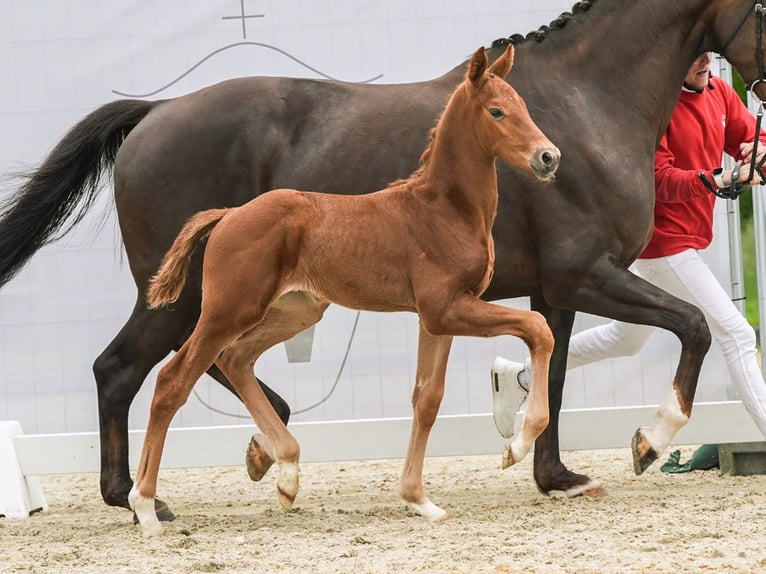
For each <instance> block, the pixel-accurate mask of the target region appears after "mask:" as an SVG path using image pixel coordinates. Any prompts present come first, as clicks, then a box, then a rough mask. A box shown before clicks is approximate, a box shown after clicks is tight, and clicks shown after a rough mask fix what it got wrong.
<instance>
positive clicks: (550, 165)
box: [529, 146, 561, 181]
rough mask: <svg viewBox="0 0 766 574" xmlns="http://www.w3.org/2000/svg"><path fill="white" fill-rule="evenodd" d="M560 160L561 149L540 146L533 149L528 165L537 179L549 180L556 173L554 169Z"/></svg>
mask: <svg viewBox="0 0 766 574" xmlns="http://www.w3.org/2000/svg"><path fill="white" fill-rule="evenodd" d="M559 161H561V151H559V148H557V147H555V146H551V147H541V148H537V149H536V150H535V153H534V154H533V155H532V159H530V160H529V165H530V167H531V168H532V171H533V172H534V174H535V176H536V177H537V179H541V180H543V181H550V180H551V179H553V176H554V175H556V170H557V169H558V167H559Z"/></svg>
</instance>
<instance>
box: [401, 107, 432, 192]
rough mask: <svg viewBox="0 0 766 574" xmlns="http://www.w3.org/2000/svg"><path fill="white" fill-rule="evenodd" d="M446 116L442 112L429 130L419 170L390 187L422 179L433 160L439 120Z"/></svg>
mask: <svg viewBox="0 0 766 574" xmlns="http://www.w3.org/2000/svg"><path fill="white" fill-rule="evenodd" d="M443 114H444V111H442V113H441V114H439V117H438V118H436V121H435V122H434V126H433V127H432V128H431V129H430V130H428V145H427V146H426V149H424V150H423V153H422V154H420V160H419V164H420V165H419V166H418V168H417V169H416V170H415V171H413V172H412V173H411V174H410V175H409V176H408V177H405V178H402V179H396V180H394V181H392V182H391V183H389V184H388V187H398V186H400V185H405V184H407V183H414V182H416V181H418V180H419V179H420V176H421V175H422V174H423V171H424V170H425V169H426V167H427V166H428V160H429V159H431V154H432V153H433V144H434V140H435V139H436V130H437V128H438V127H439V120H440V119H441V117H442V115H443Z"/></svg>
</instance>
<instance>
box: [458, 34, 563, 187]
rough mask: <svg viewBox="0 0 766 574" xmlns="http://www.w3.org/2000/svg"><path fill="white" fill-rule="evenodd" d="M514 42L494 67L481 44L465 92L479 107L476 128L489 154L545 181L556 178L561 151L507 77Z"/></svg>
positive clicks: (467, 77) (473, 59) (474, 57)
mask: <svg viewBox="0 0 766 574" xmlns="http://www.w3.org/2000/svg"><path fill="white" fill-rule="evenodd" d="M513 50H514V49H513V45H512V44H509V45H508V48H507V49H506V51H505V52H504V53H503V55H502V56H500V57H499V58H498V59H497V60H496V61H495V62H494V63H493V64H492V65H491V66H489V67H488V66H487V64H488V60H487V52H486V50H485V49H484V48H483V47H482V48H479V49H478V50H477V51H476V52H475V53H474V55H473V58H472V59H471V63H470V64H469V66H468V73H467V74H466V82H465V85H466V91H467V95H468V97H469V98H470V99H472V100H473V102H474V104H475V105H476V106H478V108H479V109H478V110H475V111H477V115H478V118H474V129H475V130H476V131H477V135H478V138H479V141H481V142H482V145H484V146H486V149H487V151H488V153H490V154H491V155H492V156H493V157H499V158H500V159H502V160H503V161H504V162H506V163H507V164H509V165H512V166H515V167H518V168H520V169H522V170H525V171H531V172H532V173H534V174H535V176H536V177H537V178H538V179H540V180H543V181H548V180H551V179H553V176H554V174H555V173H556V168H558V165H559V159H560V158H561V152H560V151H559V149H558V148H557V147H556V146H555V145H553V144H552V143H551V141H550V140H549V139H548V138H547V137H546V136H545V134H543V132H542V131H540V128H538V127H537V125H536V124H535V123H534V122H533V121H532V118H531V117H530V116H529V111H528V110H527V105H526V103H525V102H524V100H523V99H522V98H521V96H520V95H519V94H518V93H517V92H516V90H514V89H513V88H512V87H511V85H510V84H509V83H508V82H506V81H505V77H506V76H507V75H508V72H509V71H510V70H511V67H512V66H513V54H514V52H513Z"/></svg>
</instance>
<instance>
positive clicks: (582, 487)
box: [564, 480, 609, 498]
mask: <svg viewBox="0 0 766 574" xmlns="http://www.w3.org/2000/svg"><path fill="white" fill-rule="evenodd" d="M564 493H565V494H566V495H567V497H568V498H575V497H577V496H587V497H589V498H604V497H606V496H609V493H608V492H607V491H606V489H605V488H604V486H603V484H602V483H601V481H600V480H591V481H588V482H586V483H585V484H578V485H577V486H572V487H570V488H568V489H567V490H565V491H564Z"/></svg>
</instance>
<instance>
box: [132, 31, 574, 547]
mask: <svg viewBox="0 0 766 574" xmlns="http://www.w3.org/2000/svg"><path fill="white" fill-rule="evenodd" d="M513 55H514V49H513V46H512V45H510V46H508V49H507V50H506V51H505V53H504V54H503V55H502V56H501V57H500V58H499V59H498V60H497V61H496V62H495V63H494V64H492V66H489V67H488V60H487V55H486V52H485V50H484V48H480V49H479V50H477V51H476V53H475V54H474V55H473V58H472V59H471V61H470V63H469V65H468V72H467V74H466V78H465V80H464V81H463V82H462V83H461V84H460V85H459V86H458V87H457V89H456V90H455V92H454V93H453V94H452V97H451V99H450V100H449V103H448V104H447V106H446V108H445V110H444V112H443V114H442V116H441V119H440V120H439V121H438V123H437V125H436V127H435V128H434V129H433V130H432V132H431V134H430V142H429V145H428V147H427V149H426V150H425V152H424V153H423V155H422V157H421V164H422V165H421V167H420V168H419V169H418V170H417V171H415V172H414V173H413V174H412V175H411V176H410V177H409V178H408V179H405V180H399V181H396V182H394V183H392V184H391V185H390V186H389V187H388V188H387V189H385V190H383V191H379V192H376V193H371V194H369V195H360V196H339V195H332V194H322V193H315V192H310V193H306V192H301V191H296V190H289V189H280V190H276V191H271V192H269V193H266V194H264V195H261V196H259V197H257V198H256V199H253V200H252V201H250V202H249V203H246V204H245V205H243V206H241V207H237V208H233V209H211V210H208V211H203V212H200V213H198V214H196V215H195V216H193V217H192V218H191V219H190V220H189V221H188V222H187V224H186V225H185V226H184V228H183V229H182V230H181V232H180V234H179V235H178V237H177V238H176V240H175V242H174V244H173V246H172V247H171V249H170V251H168V253H167V254H166V255H165V258H164V259H163V262H162V265H161V267H160V270H159V271H158V273H157V275H156V276H155V277H154V278H153V279H152V281H151V283H150V286H149V289H148V292H147V301H148V303H149V306H150V307H152V308H156V307H160V306H164V305H168V304H169V303H171V302H173V301H174V300H175V299H176V298H177V297H178V295H179V293H180V292H181V289H182V287H183V285H184V282H185V280H186V275H187V271H188V265H189V261H190V258H191V254H192V252H193V251H194V249H195V248H196V247H197V245H198V244H199V242H200V241H201V240H202V239H203V238H204V237H206V236H208V235H209V240H208V243H207V247H206V249H205V256H204V265H203V278H202V291H203V298H202V311H201V316H200V319H199V322H198V324H197V326H196V328H195V330H194V332H193V333H192V335H191V337H190V338H189V339H188V341H186V343H185V344H184V345H183V346H182V347H181V348H180V350H179V351H178V353H177V354H176V355H175V356H174V357H173V358H172V359H171V360H170V361H169V362H168V363H167V365H165V366H164V367H163V368H162V370H161V371H160V373H159V374H158V376H157V383H156V388H155V391H154V400H153V402H152V405H151V411H150V417H149V423H148V426H147V429H146V438H145V440H144V445H143V450H142V452H141V459H140V462H139V466H138V475H137V477H136V482H135V484H134V486H133V489H132V490H131V492H130V496H129V501H130V504H131V506H132V507H133V509H134V511H135V512H136V515H137V517H138V519H139V521H140V523H141V528H142V530H143V533H144V535H145V536H154V535H159V534H161V533H162V527H161V526H160V523H159V521H158V520H157V516H156V514H155V510H154V509H155V506H154V498H155V493H156V486H157V474H158V471H159V467H160V458H161V455H162V449H163V445H164V441H165V436H166V433H167V430H168V426H169V425H170V422H171V419H172V418H173V416H174V414H175V413H176V411H177V410H178V409H179V408H180V407H181V405H183V404H184V402H185V401H186V399H187V397H188V395H189V393H190V391H191V389H192V387H193V386H194V383H195V382H196V381H197V379H198V378H199V377H200V376H201V375H202V374H203V373H205V371H207V370H208V369H209V368H210V366H211V365H212V364H213V363H215V364H216V365H217V366H218V368H219V369H220V370H221V371H222V372H223V373H224V374H225V375H226V377H227V378H228V379H229V380H230V381H231V383H232V385H233V386H234V387H235V389H236V390H237V393H238V394H239V395H240V397H241V398H242V400H243V402H244V404H245V405H246V407H247V409H248V411H249V412H250V414H251V415H252V416H253V419H254V420H255V422H256V424H257V425H258V427H259V428H260V430H261V432H262V433H263V434H264V435H265V436H261V437H260V440H261V441H263V446H262V448H265V449H267V450H268V451H269V452H268V453H267V454H268V455H269V456H270V457H271V459H273V461H276V463H277V465H278V468H279V478H278V480H277V491H278V498H279V501H280V503H281V505H282V506H283V507H284V508H286V509H289V508H290V507H291V506H292V504H293V501H294V499H295V496H296V494H297V492H298V459H299V454H300V447H299V445H298V443H297V441H296V440H295V438H294V437H293V435H292V434H291V433H290V432H289V430H288V429H287V427H286V426H285V425H284V424H283V423H282V421H281V420H280V419H279V417H278V416H277V414H276V412H275V411H274V409H273V408H272V406H271V405H270V404H269V402H268V400H267V398H266V396H265V395H264V393H263V391H262V390H261V387H260V386H259V385H258V383H257V381H256V379H255V375H254V372H253V367H254V364H255V362H256V360H257V359H258V357H260V355H261V354H262V353H263V352H264V351H266V350H267V349H269V348H270V347H272V346H274V345H276V344H278V343H280V342H282V341H285V340H287V339H288V338H290V337H292V336H293V335H295V334H296V333H298V332H300V331H302V330H304V329H306V328H307V327H309V326H310V325H313V324H314V323H316V322H317V321H319V320H320V319H321V318H322V315H323V313H324V311H325V309H327V307H328V305H329V304H330V303H337V304H339V305H343V306H345V307H350V308H352V309H362V310H370V311H412V312H416V313H417V314H418V316H419V318H420V335H419V343H418V364H417V380H416V384H415V390H414V393H413V397H412V403H413V410H414V417H413V423H412V432H411V436H410V442H409V446H408V449H407V455H406V459H405V464H404V470H403V474H402V477H401V481H400V494H401V496H402V497H403V498H404V500H405V501H406V502H407V503H408V504H409V505H410V506H411V507H412V508H413V509H414V510H415V511H416V512H418V513H420V514H421V515H423V516H424V517H426V518H427V519H428V520H430V521H436V520H440V519H443V518H445V517H446V516H447V514H446V512H445V511H444V510H442V509H441V508H439V507H438V506H437V505H435V504H434V503H432V502H431V501H430V500H429V499H428V497H427V496H426V493H425V490H424V487H423V478H422V470H423V459H424V456H425V450H426V442H427V440H428V435H429V432H430V430H431V426H432V425H433V424H434V421H435V420H436V415H437V412H438V410H439V405H440V403H441V399H442V396H443V393H444V378H445V372H446V367H447V358H448V356H449V351H450V346H451V344H452V338H453V337H454V336H475V337H494V336H497V335H515V336H518V337H521V338H522V339H523V340H524V342H525V343H526V344H527V346H528V347H529V350H530V354H531V357H532V373H533V377H534V378H533V380H532V383H531V388H530V393H529V400H528V406H527V409H526V413H525V416H524V422H523V424H522V426H521V429H520V432H519V434H518V435H517V436H516V437H514V438H513V439H512V440H510V441H509V443H508V444H507V445H506V449H505V453H504V455H503V459H504V460H503V462H504V466H508V465H511V464H514V463H515V462H518V461H519V460H521V459H522V458H524V456H526V454H527V453H528V452H529V451H530V449H531V447H532V445H533V444H534V441H535V439H536V438H537V437H538V436H539V435H540V434H541V433H542V432H543V430H544V429H545V427H546V426H547V425H548V362H549V359H550V356H551V353H552V349H553V336H552V334H551V331H550V329H549V328H548V325H547V323H546V322H545V319H544V318H543V317H542V315H540V314H538V313H536V312H532V311H523V310H517V309H511V308H507V307H504V306H499V305H493V304H491V303H487V302H485V301H483V300H481V299H479V296H480V295H481V294H482V293H483V292H484V290H485V289H486V288H487V285H488V284H489V282H490V279H491V277H492V272H493V264H494V259H495V257H494V243H493V240H492V234H491V232H492V225H493V223H494V221H495V215H496V212H497V200H498V190H497V174H496V169H495V158H496V157H499V158H501V159H502V160H503V161H505V162H507V163H508V164H510V165H512V166H516V167H518V168H519V169H521V170H524V171H527V172H531V173H533V174H534V175H535V176H536V177H537V178H538V179H540V180H542V181H548V180H551V179H553V176H554V173H555V171H556V168H557V167H558V163H559V157H560V154H559V150H558V149H557V148H556V147H555V146H554V145H553V144H552V143H551V142H550V141H549V140H548V138H547V137H545V135H544V134H543V133H542V132H541V131H540V129H539V128H538V127H537V126H536V125H535V124H534V123H533V121H532V119H531V118H530V116H529V113H528V111H527V107H526V104H525V103H524V101H523V100H522V98H521V97H520V96H519V95H518V94H517V93H516V91H515V90H514V89H513V88H512V87H511V86H510V85H509V84H508V83H506V81H505V80H504V78H505V77H506V75H507V74H508V71H509V70H510V68H511V66H512V64H513ZM299 167H300V166H296V168H299ZM266 458H268V457H266ZM270 463H271V460H268V462H266V463H264V464H266V468H268V464H270Z"/></svg>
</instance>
